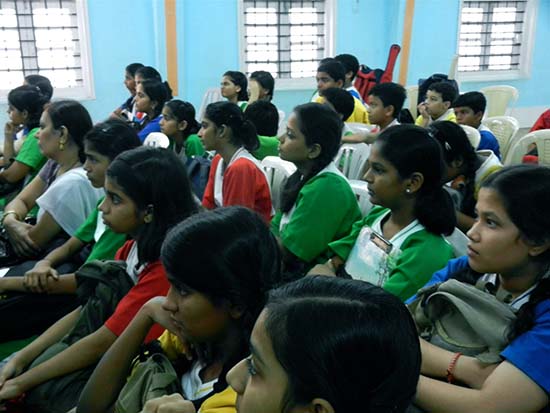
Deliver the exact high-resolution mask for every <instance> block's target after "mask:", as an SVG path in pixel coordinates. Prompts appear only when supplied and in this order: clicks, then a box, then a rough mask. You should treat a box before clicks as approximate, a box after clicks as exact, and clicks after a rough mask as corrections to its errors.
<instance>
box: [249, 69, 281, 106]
mask: <svg viewBox="0 0 550 413" xmlns="http://www.w3.org/2000/svg"><path fill="white" fill-rule="evenodd" d="M248 84H249V87H250V98H249V100H248V104H251V103H253V102H255V101H257V100H265V101H267V102H271V100H272V99H273V90H274V89H275V79H273V76H272V75H271V73H269V72H266V71H265V70H257V71H255V72H252V74H251V75H250V79H249V81H248Z"/></svg>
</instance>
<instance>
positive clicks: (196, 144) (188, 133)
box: [160, 99, 204, 163]
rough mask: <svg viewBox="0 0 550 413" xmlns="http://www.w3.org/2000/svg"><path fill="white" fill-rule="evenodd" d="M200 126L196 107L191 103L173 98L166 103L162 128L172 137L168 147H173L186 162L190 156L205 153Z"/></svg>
mask: <svg viewBox="0 0 550 413" xmlns="http://www.w3.org/2000/svg"><path fill="white" fill-rule="evenodd" d="M199 128H200V126H199V124H198V122H197V120H196V119H195V108H194V107H193V105H192V104H191V103H189V102H183V101H181V100H177V99H173V100H171V101H169V102H166V103H165V104H164V107H163V108H162V118H161V120H160V130H161V132H162V133H164V134H165V135H166V136H168V139H170V145H169V146H168V149H172V150H173V151H174V153H175V154H176V155H177V156H178V158H180V159H181V160H182V161H183V162H184V163H185V162H186V161H187V157H188V156H202V155H204V148H203V147H202V143H201V141H200V139H199V137H198V135H197V132H198V130H199Z"/></svg>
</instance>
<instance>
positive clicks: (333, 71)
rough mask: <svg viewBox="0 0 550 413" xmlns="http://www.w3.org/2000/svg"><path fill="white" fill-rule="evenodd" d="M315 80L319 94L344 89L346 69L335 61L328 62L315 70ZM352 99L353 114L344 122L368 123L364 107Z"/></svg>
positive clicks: (318, 100)
mask: <svg viewBox="0 0 550 413" xmlns="http://www.w3.org/2000/svg"><path fill="white" fill-rule="evenodd" d="M315 78H316V80H317V90H318V91H319V94H320V93H321V92H322V91H323V90H325V89H328V88H331V87H337V88H339V89H343V88H344V82H345V80H346V69H345V68H344V65H343V64H342V63H340V62H339V61H337V60H334V59H332V60H330V61H327V62H325V63H322V64H321V65H320V66H319V67H318V68H317V75H316V76H315ZM353 99H354V109H353V113H352V114H351V116H350V117H349V118H347V119H346V120H345V121H346V122H357V123H366V124H368V123H369V117H368V114H367V110H366V109H365V106H363V104H362V103H361V101H360V100H358V99H356V98H353ZM316 102H318V103H322V98H320V97H319V98H318V99H316Z"/></svg>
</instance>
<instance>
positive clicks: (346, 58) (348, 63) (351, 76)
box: [334, 53, 365, 104]
mask: <svg viewBox="0 0 550 413" xmlns="http://www.w3.org/2000/svg"><path fill="white" fill-rule="evenodd" d="M334 60H336V61H338V62H340V63H342V64H343V65H344V68H345V69H346V79H345V81H344V89H345V90H347V91H348V92H349V94H350V95H352V96H353V97H354V98H355V99H358V100H359V101H360V102H361V103H363V104H365V102H363V98H362V97H361V94H360V93H359V91H358V90H357V89H356V88H355V86H353V81H354V80H355V76H357V72H358V71H359V60H357V58H356V57H355V56H354V55H352V54H346V53H343V54H339V55H336V56H334Z"/></svg>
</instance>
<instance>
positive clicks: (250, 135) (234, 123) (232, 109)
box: [204, 101, 260, 152]
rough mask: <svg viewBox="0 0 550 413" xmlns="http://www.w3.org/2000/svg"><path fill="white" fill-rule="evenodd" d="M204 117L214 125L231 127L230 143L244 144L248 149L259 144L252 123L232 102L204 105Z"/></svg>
mask: <svg viewBox="0 0 550 413" xmlns="http://www.w3.org/2000/svg"><path fill="white" fill-rule="evenodd" d="M204 116H205V117H206V118H208V119H209V120H211V121H212V122H214V124H215V125H216V127H220V126H222V125H224V126H226V127H228V128H231V132H232V134H231V143H232V144H233V145H235V146H244V147H245V149H246V150H248V151H250V152H251V151H255V150H256V149H258V148H259V146H260V141H259V140H258V135H257V133H256V128H255V127H254V124H253V123H252V122H250V121H249V120H246V119H245V118H244V115H243V112H242V110H241V109H240V108H239V107H238V106H237V105H236V104H234V103H231V102H228V101H223V102H215V103H211V104H209V105H208V106H207V107H206V111H205V115H204Z"/></svg>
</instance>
